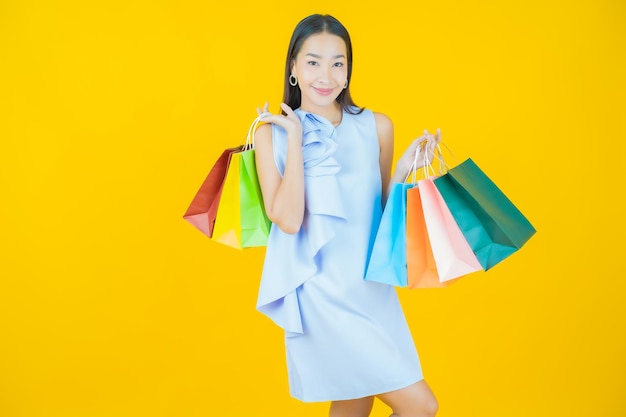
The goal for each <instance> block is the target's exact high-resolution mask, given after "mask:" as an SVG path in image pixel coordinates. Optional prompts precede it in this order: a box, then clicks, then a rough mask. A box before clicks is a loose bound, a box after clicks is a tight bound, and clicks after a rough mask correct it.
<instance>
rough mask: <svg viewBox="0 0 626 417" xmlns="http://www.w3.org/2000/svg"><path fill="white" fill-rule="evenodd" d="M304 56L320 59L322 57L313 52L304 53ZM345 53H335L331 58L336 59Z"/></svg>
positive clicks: (343, 56) (342, 56)
mask: <svg viewBox="0 0 626 417" xmlns="http://www.w3.org/2000/svg"><path fill="white" fill-rule="evenodd" d="M306 56H310V57H313V58H316V59H321V58H322V57H321V56H320V55H317V54H314V53H313V52H309V53H308V54H306ZM345 57H346V56H345V55H341V54H340V55H335V56H334V57H332V59H338V58H345Z"/></svg>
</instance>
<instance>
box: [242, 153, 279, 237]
mask: <svg viewBox="0 0 626 417" xmlns="http://www.w3.org/2000/svg"><path fill="white" fill-rule="evenodd" d="M234 157H236V158H239V159H240V161H239V200H240V201H239V202H240V216H241V246H242V247H244V248H249V247H254V246H265V245H266V244H267V238H268V236H269V234H270V226H271V224H272V223H271V221H270V219H268V217H267V214H266V213H265V205H264V203H263V195H262V194H261V187H260V185H259V178H258V176H257V172H256V162H255V160H254V149H248V150H245V151H242V152H239V153H236V154H235V155H234Z"/></svg>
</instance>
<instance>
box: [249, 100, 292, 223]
mask: <svg viewBox="0 0 626 417" xmlns="http://www.w3.org/2000/svg"><path fill="white" fill-rule="evenodd" d="M282 108H283V110H284V111H285V113H286V116H282V115H274V114H271V115H270V114H268V115H267V116H265V117H263V118H262V119H261V121H263V122H267V123H268V124H265V125H263V126H261V127H259V128H258V129H257V131H256V134H255V137H254V148H255V157H256V168H257V173H258V176H259V184H260V186H261V192H262V193H263V202H264V204H265V212H266V213H267V217H268V218H269V219H270V220H271V221H272V222H273V223H275V224H276V225H277V226H278V227H280V228H281V230H282V231H284V232H285V233H297V232H298V230H300V226H301V225H302V221H303V219H304V162H303V160H302V125H301V123H300V119H298V116H297V115H296V114H295V113H294V112H293V110H292V109H291V108H289V107H288V106H287V105H284V104H283V105H282ZM266 111H267V105H266V106H265V108H264V112H266ZM269 123H275V124H277V125H279V126H281V127H283V128H284V129H285V130H286V131H287V160H286V162H285V172H284V173H283V176H282V177H281V176H280V173H279V172H278V169H277V168H276V163H275V162H274V151H273V146H272V126H271V125H270V124H269Z"/></svg>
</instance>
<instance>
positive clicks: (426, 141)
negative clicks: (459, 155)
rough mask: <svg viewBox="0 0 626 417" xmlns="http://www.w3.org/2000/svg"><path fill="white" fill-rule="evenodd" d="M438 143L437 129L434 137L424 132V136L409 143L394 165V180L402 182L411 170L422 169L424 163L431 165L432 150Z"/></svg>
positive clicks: (439, 139) (439, 134)
mask: <svg viewBox="0 0 626 417" xmlns="http://www.w3.org/2000/svg"><path fill="white" fill-rule="evenodd" d="M440 141H441V131H440V130H439V129H437V132H436V133H435V134H434V135H432V134H430V133H428V131H427V130H424V134H423V135H422V136H420V137H419V138H416V139H414V140H413V142H411V144H410V145H409V146H408V148H407V149H406V150H405V151H404V153H403V154H402V156H401V157H400V159H399V160H398V162H397V163H396V170H395V173H394V178H395V179H396V180H397V181H401V182H402V181H404V180H405V178H406V177H408V176H409V174H410V173H411V171H412V170H414V169H419V168H422V167H423V166H424V162H425V161H426V162H427V163H432V161H433V158H434V150H435V148H436V146H437V144H438V143H439V142H440ZM424 152H426V155H424ZM400 177H401V178H400Z"/></svg>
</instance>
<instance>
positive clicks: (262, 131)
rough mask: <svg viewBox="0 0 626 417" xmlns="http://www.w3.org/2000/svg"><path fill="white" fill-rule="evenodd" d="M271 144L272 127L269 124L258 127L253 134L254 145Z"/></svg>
mask: <svg viewBox="0 0 626 417" xmlns="http://www.w3.org/2000/svg"><path fill="white" fill-rule="evenodd" d="M271 143H272V125H271V124H269V123H266V124H263V125H261V126H259V127H258V128H257V129H256V131H255V132H254V144H255V147H256V145H261V146H266V145H268V144H271Z"/></svg>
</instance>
